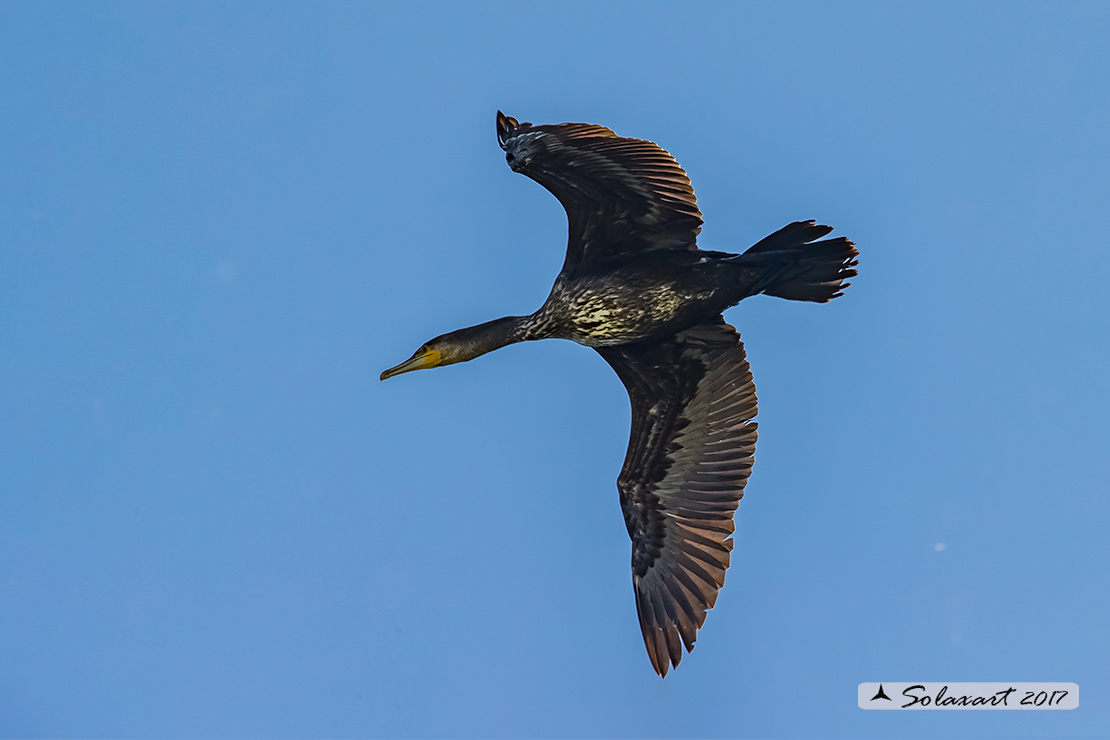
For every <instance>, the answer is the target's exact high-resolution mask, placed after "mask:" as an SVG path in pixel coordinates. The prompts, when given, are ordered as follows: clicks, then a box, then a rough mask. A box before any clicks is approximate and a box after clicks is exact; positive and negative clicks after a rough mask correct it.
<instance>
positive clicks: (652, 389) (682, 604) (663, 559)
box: [598, 318, 757, 675]
mask: <svg viewBox="0 0 1110 740" xmlns="http://www.w3.org/2000/svg"><path fill="white" fill-rule="evenodd" d="M598 352H599V353H600V354H601V355H602V357H604V358H605V360H606V361H607V362H608V363H609V364H610V365H611V366H612V367H613V369H614V370H616V372H617V375H618V376H619V377H620V379H621V381H622V382H623V383H624V385H625V387H626V388H627V389H628V395H629V397H630V399H631V401H632V432H631V438H630V440H629V445H628V454H627V457H626V458H625V462H624V468H623V470H622V471H621V474H620V478H619V479H618V480H617V487H618V489H619V491H620V499H621V508H622V509H623V511H624V518H625V524H626V525H627V527H628V534H629V536H630V537H631V538H632V580H633V585H634V587H635V592H636V609H637V612H638V614H639V618H640V628H641V630H642V631H643V635H644V643H645V645H646V646H647V651H648V655H649V656H650V657H651V661H652V664H653V665H654V666H655V669H656V671H658V672H659V673H660V674H661V675H666V673H667V671H668V670H669V668H670V667H671V666H672V665H675V666H677V665H678V663H679V661H680V660H681V659H682V654H683V653H682V648H683V646H685V648H686V650H687V651H690V650H692V649H693V647H694V641H695V640H696V638H697V631H698V629H699V628H700V627H701V626H702V624H703V623H704V622H705V615H706V610H707V609H710V608H711V607H712V606H713V605H714V603H716V600H717V592H718V591H719V590H720V588H721V586H722V585H724V579H725V570H726V569H727V568H728V565H729V553H730V552H731V550H732V540H731V539H730V537H731V535H732V533H733V531H734V524H733V513H734V512H735V510H736V506H737V504H738V503H739V501H740V499H741V497H742V496H743V495H744V486H745V484H746V483H747V480H748V476H749V474H750V473H751V468H752V460H753V456H754V454H755V441H756V424H755V422H754V421H752V419H753V418H754V417H755V415H756V407H757V405H756V394H755V384H754V383H753V382H752V374H751V370H750V369H749V367H748V362H747V359H746V358H745V355H744V346H743V344H742V343H741V341H740V335H739V334H738V333H737V332H736V330H735V329H733V328H732V327H731V326H729V325H728V324H725V323H724V320H723V318H720V319H719V323H713V324H704V325H700V326H695V327H693V328H691V329H688V330H686V331H683V332H681V333H679V334H678V335H677V336H675V337H674V338H673V339H671V340H669V341H666V342H662V343H657V342H652V343H648V344H642V345H624V346H620V347H606V348H600V349H598Z"/></svg>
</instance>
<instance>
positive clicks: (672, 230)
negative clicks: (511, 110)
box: [497, 111, 702, 270]
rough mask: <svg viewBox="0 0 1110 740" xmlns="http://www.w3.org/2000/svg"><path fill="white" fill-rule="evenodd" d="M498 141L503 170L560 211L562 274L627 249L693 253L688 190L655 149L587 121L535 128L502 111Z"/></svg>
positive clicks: (695, 227)
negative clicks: (536, 187)
mask: <svg viewBox="0 0 1110 740" xmlns="http://www.w3.org/2000/svg"><path fill="white" fill-rule="evenodd" d="M497 140H498V143H499V144H500V145H501V148H502V149H504V150H505V159H506V161H507V162H508V163H509V166H510V167H511V168H512V169H513V170H515V171H517V172H521V173H523V174H525V175H527V176H528V177H530V178H532V179H533V180H535V181H536V182H538V183H539V184H541V185H543V186H544V187H545V188H547V189H548V190H549V191H551V193H552V194H553V195H554V196H555V197H556V198H558V199H559V202H560V203H562V205H563V208H564V209H566V212H567V221H568V224H569V235H568V239H567V258H566V263H565V264H564V270H566V269H572V268H574V267H575V266H577V265H579V264H581V263H584V262H590V261H597V260H599V259H604V258H605V257H607V256H610V255H613V254H619V253H625V252H637V251H645V250H654V249H678V250H696V249H697V246H696V241H697V235H698V233H699V232H700V231H701V225H702V218H701V211H700V210H698V206H697V198H696V197H695V196H694V189H693V187H692V186H691V184H690V179H689V177H687V175H686V172H685V171H684V170H683V169H682V167H680V166H679V164H678V162H676V161H675V159H674V157H672V156H671V155H670V154H669V153H667V152H666V151H664V150H663V149H662V148H661V147H659V146H658V145H657V144H654V143H652V142H650V141H644V140H641V139H629V138H624V137H620V136H617V135H616V134H615V133H613V131H612V130H610V129H607V128H605V127H604V126H595V125H592V124H586V123H560V124H556V125H544V126H533V125H532V124H530V123H519V122H518V121H517V120H516V119H515V118H509V117H508V116H505V115H504V114H503V113H501V112H500V111H498V113H497Z"/></svg>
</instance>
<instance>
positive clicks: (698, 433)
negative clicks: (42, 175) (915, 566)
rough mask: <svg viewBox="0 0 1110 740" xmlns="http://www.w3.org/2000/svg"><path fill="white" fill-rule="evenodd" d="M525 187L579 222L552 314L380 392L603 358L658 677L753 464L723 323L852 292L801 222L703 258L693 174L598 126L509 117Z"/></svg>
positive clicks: (742, 363)
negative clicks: (622, 426) (617, 385)
mask: <svg viewBox="0 0 1110 740" xmlns="http://www.w3.org/2000/svg"><path fill="white" fill-rule="evenodd" d="M497 141H498V143H499V144H500V145H501V148H502V149H503V150H504V151H505V160H506V161H507V162H508V164H509V167H511V168H512V169H513V170H514V171H516V172H520V173H522V174H525V175H527V176H528V177H530V178H532V179H533V180H535V181H536V182H538V183H540V184H541V185H543V186H544V187H545V188H547V189H548V190H549V191H551V193H552V194H553V195H554V196H555V197H556V198H557V199H558V200H559V202H560V203H562V205H563V208H564V209H566V212H567V220H568V222H569V227H570V231H569V238H568V240H567V254H566V260H565V261H564V263H563V268H562V270H561V271H560V272H559V274H558V276H557V277H556V278H555V284H554V286H553V287H552V288H551V294H550V295H549V296H548V297H547V300H546V301H544V303H543V305H542V306H540V308H539V309H538V310H537V311H535V312H534V313H532V314H529V315H527V316H507V317H505V318H500V319H494V320H493V321H489V322H486V323H484V324H479V325H478V326H472V327H469V328H466V329H459V330H458V331H453V332H450V333H448V334H444V335H442V336H439V337H436V338H435V339H432V340H430V341H429V342H427V343H426V344H424V345H422V346H421V347H420V349H418V350H417V351H416V352H415V353H414V354H413V356H412V357H410V358H409V359H407V360H405V361H404V362H402V363H401V364H400V365H397V366H396V367H393V368H390V369H389V370H386V371H385V372H383V373H382V375H381V379H382V380H385V379H386V378H390V377H393V376H394V375H400V374H401V373H406V372H409V371H411V370H419V369H422V368H430V367H439V366H441V365H450V364H452V363H456V362H465V361H467V360H472V359H474V358H475V357H478V356H480V355H483V354H485V353H487V352H490V351H492V350H495V349H498V348H500V347H504V346H506V345H508V344H512V343H514V342H522V341H529V340H534V339H546V338H548V337H557V338H561V339H570V340H573V341H575V342H578V343H579V344H584V345H586V346H587V347H593V348H594V349H595V350H597V352H598V354H600V355H601V356H602V357H603V358H604V359H605V361H606V362H607V363H609V365H610V366H611V367H612V368H613V370H615V371H616V373H617V376H618V377H619V378H620V379H621V381H622V382H623V383H624V385H625V387H626V388H627V390H628V396H629V398H630V399H631V403H632V429H631V435H630V439H629V442H628V453H627V455H626V457H625V461H624V467H623V468H622V469H621V472H620V476H619V477H618V478H617V490H618V492H619V494H620V503H621V509H622V510H623V512H624V521H625V525H626V526H627V528H628V535H629V537H631V538H632V583H633V588H634V591H635V595H636V611H637V613H638V615H639V620H640V629H641V631H642V632H643V636H644V644H645V645H646V647H647V652H648V656H649V657H650V658H651V664H652V666H653V667H654V668H655V670H656V672H657V673H658V674H659V675H660V676H666V675H667V671H668V670H669V669H670V668H671V666H677V665H678V664H679V661H680V660H681V659H682V656H683V647H685V649H686V651H687V652H689V651H691V650H693V648H694V641H695V640H696V638H697V631H698V629H700V628H701V626H702V624H704V622H705V615H706V610H708V609H711V608H712V607H713V605H714V603H716V600H717V593H718V591H720V589H721V586H723V585H724V580H725V570H726V569H727V568H728V565H729V554H730V552H731V550H732V545H733V541H732V539H731V535H732V534H733V531H734V528H735V527H734V524H733V514H734V512H735V511H736V507H737V504H738V503H739V501H740V499H741V497H742V496H743V495H744V486H745V484H746V483H747V480H748V476H749V474H750V473H751V469H752V461H753V456H754V454H755V441H756V423H755V421H753V419H754V418H755V415H756V395H755V385H754V384H753V382H752V374H751V370H750V369H749V367H748V361H747V359H746V357H745V354H744V345H743V343H742V342H741V341H740V335H739V334H738V333H737V331H736V329H734V328H733V327H731V326H729V325H728V324H726V323H725V320H724V317H723V316H722V312H723V311H724V310H725V309H726V308H728V307H730V306H733V305H735V304H737V303H739V302H740V301H741V300H743V299H744V298H748V297H749V296H754V295H759V294H760V293H762V294H765V295H771V296H777V297H779V298H785V299H787V300H793V301H813V302H817V303H824V302H826V301H830V300H832V299H833V298H836V297H837V296H839V295H842V291H843V289H844V288H845V287H847V286H848V283H847V282H845V281H846V280H847V279H848V278H850V277H852V276H854V275H856V270H855V269H854V268H855V266H856V264H857V259H856V258H857V256H858V254H859V253H858V252H857V251H856V249H855V246H854V244H853V243H852V242H851V241H849V240H848V239H846V238H844V237H837V238H830V239H823V238H822V237H825V236H826V235H828V234H829V233H830V232H831V231H832V228H831V227H829V226H821V225H818V224H817V223H816V222H815V221H797V222H794V223H792V224H789V225H787V226H785V227H783V228H782V229H780V230H778V231H776V232H775V233H773V234H771V235H770V236H768V237H766V238H765V239H763V240H762V241H760V242H758V243H757V244H756V245H755V246H753V247H751V248H750V249H748V250H747V251H746V252H744V253H743V254H731V253H727V252H712V251H703V250H701V249H699V248H698V246H697V236H698V233H699V232H700V231H701V225H702V214H701V211H700V210H699V209H698V206H697V199H696V198H695V197H694V190H693V188H692V187H691V185H690V180H689V178H688V177H687V176H686V172H685V171H684V170H683V169H682V168H681V167H680V166H679V164H678V162H676V161H675V159H674V158H673V157H672V156H671V155H670V154H668V153H667V152H666V151H664V150H663V149H662V148H660V147H659V146H658V145H657V144H654V143H652V142H650V141H644V140H641V139H630V138H624V137H620V136H617V135H616V134H615V133H613V132H612V131H611V130H609V129H607V128H604V127H602V126H596V125H592V124H585V123H561V124H555V125H532V124H531V123H520V122H519V121H517V120H516V119H515V118H510V117H509V116H506V115H504V114H503V113H501V112H500V111H498V112H497Z"/></svg>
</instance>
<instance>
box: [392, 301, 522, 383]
mask: <svg viewBox="0 0 1110 740" xmlns="http://www.w3.org/2000/svg"><path fill="white" fill-rule="evenodd" d="M525 321H526V317H523V316H507V317H505V318H503V319H494V320H493V321H487V322H486V323H484V324H478V325H477V326H468V327H467V328H465V329H459V330H457V331H453V332H449V333H447V334H441V335H440V336H438V337H436V338H435V339H430V340H428V341H427V342H425V343H424V344H423V345H421V347H420V349H418V350H416V352H414V353H413V355H412V357H410V358H409V359H407V360H405V361H404V362H402V363H401V364H400V365H397V366H396V367H391V368H389V369H388V370H386V371H385V372H383V373H382V375H381V379H382V380H385V379H386V378H392V377H393V376H394V375H400V374H401V373H407V372H410V371H412V370H423V369H424V368H427V367H439V366H441V365H453V364H455V363H456V362H466V361H467V360H473V359H474V358H475V357H479V356H481V355H484V354H485V353H486V352H491V351H493V350H495V349H498V348H499V347H504V346H505V345H506V344H512V343H513V342H519V341H520V340H521V339H523V338H524V336H523V329H524V326H525Z"/></svg>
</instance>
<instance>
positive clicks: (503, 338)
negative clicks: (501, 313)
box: [455, 316, 531, 361]
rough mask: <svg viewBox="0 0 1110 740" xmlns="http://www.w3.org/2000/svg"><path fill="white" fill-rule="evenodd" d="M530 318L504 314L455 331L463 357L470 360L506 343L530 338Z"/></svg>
mask: <svg viewBox="0 0 1110 740" xmlns="http://www.w3.org/2000/svg"><path fill="white" fill-rule="evenodd" d="M530 318H531V317H530V316H505V317H504V318H500V319H494V320H493V321H487V322H486V323H484V324H478V325H477V326H471V327H468V328H466V329H460V330H459V331H457V332H455V334H456V335H457V341H458V342H459V343H460V344H461V345H463V346H464V351H463V354H464V356H465V359H467V360H472V359H474V358H475V357H479V356H481V355H484V354H485V353H487V352H492V351H494V350H495V349H501V348H502V347H504V346H506V345H509V344H515V343H516V342H523V341H524V340H526V339H530V338H531V337H529V336H528V327H529V323H528V322H529V319H530ZM460 361H462V360H461V359H460Z"/></svg>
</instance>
